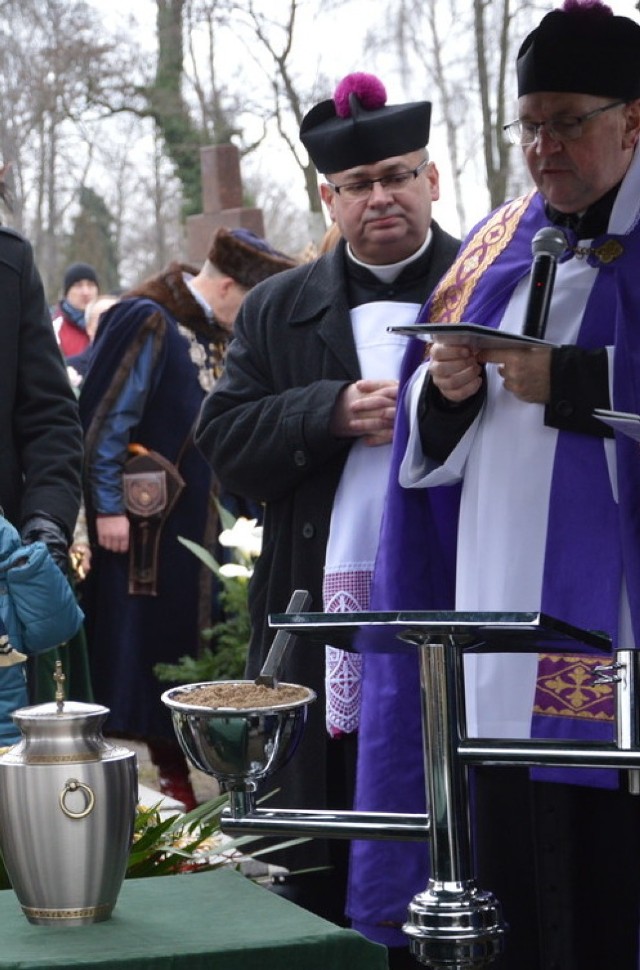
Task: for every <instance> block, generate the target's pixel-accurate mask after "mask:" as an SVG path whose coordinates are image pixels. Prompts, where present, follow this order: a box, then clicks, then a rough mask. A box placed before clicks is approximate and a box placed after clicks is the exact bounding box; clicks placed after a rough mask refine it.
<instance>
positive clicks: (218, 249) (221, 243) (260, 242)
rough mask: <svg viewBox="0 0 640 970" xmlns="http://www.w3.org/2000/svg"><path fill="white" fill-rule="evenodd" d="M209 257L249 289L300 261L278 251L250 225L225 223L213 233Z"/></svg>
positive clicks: (214, 263)
mask: <svg viewBox="0 0 640 970" xmlns="http://www.w3.org/2000/svg"><path fill="white" fill-rule="evenodd" d="M207 259H208V260H209V262H210V263H213V265H214V266H216V267H217V269H219V270H220V272H221V273H224V275H225V276H230V277H231V278H232V279H234V280H235V281H236V283H239V284H240V286H244V287H246V289H248V290H250V289H251V288H252V287H254V286H255V285H256V283H261V282H262V280H266V279H267V278H268V277H269V276H273V275H274V273H281V272H282V270H284V269H292V267H294V266H297V265H298V264H297V262H296V260H295V259H292V258H291V256H285V254H284V253H280V252H278V250H277V249H274V248H273V246H270V245H269V243H268V242H267V241H266V240H265V239H261V238H260V236H256V234H255V233H254V232H251V230H250V229H226V228H224V227H221V228H220V229H218V230H217V231H216V233H215V234H214V236H213V239H212V240H211V246H210V248H209V252H208V254H207Z"/></svg>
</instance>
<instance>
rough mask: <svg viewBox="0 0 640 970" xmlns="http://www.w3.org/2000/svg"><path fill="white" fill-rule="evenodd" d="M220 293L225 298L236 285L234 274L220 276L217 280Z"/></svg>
mask: <svg viewBox="0 0 640 970" xmlns="http://www.w3.org/2000/svg"><path fill="white" fill-rule="evenodd" d="M216 283H217V289H218V294H219V295H220V296H221V297H222V299H224V298H225V297H226V296H228V295H229V292H230V291H231V290H232V289H233V287H234V286H235V285H236V281H235V280H234V279H233V277H232V276H219V277H218V278H217V280H216Z"/></svg>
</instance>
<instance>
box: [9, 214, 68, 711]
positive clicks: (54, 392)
mask: <svg viewBox="0 0 640 970" xmlns="http://www.w3.org/2000/svg"><path fill="white" fill-rule="evenodd" d="M0 292H1V293H2V301H1V303H0V360H1V361H2V368H3V378H2V381H1V382H0V429H1V435H0V440H1V441H2V459H1V460H0V507H1V510H2V513H3V514H4V515H5V516H6V518H7V519H8V520H9V521H10V522H11V523H12V524H13V525H14V526H15V527H16V528H17V529H18V531H19V532H20V536H21V539H22V541H23V542H25V543H31V542H35V541H37V540H41V541H43V542H45V544H46V545H47V547H48V549H49V551H50V552H51V554H52V556H53V558H54V560H55V562H56V563H57V565H58V566H59V567H60V569H61V570H62V571H63V572H64V573H66V572H67V568H68V560H69V555H68V552H69V543H70V541H71V537H72V535H73V530H74V527H75V523H76V518H77V515H78V509H79V506H80V492H81V486H80V481H81V469H82V430H81V426H80V420H79V416H78V407H77V403H76V399H75V395H74V393H73V391H72V389H71V386H70V384H69V381H68V379H67V374H66V370H65V367H64V363H63V360H62V356H61V353H60V349H59V347H58V344H57V341H56V337H55V333H54V330H53V327H52V325H51V317H50V314H49V310H48V308H47V304H46V302H45V298H44V291H43V287H42V282H41V279H40V275H39V273H38V270H37V269H36V267H35V265H34V261H33V252H32V249H31V245H30V243H29V242H28V241H27V240H26V239H24V238H23V237H22V236H21V235H20V234H19V233H17V232H15V231H14V230H12V229H8V228H6V227H0ZM33 664H35V658H34V661H33ZM34 672H35V666H34V665H32V664H30V665H29V680H30V684H29V687H30V692H31V696H32V697H33V690H34V682H33V676H34Z"/></svg>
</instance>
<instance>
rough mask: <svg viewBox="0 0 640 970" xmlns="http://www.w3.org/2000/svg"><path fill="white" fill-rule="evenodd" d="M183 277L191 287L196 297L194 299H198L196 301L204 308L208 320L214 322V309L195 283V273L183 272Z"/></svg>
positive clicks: (190, 290) (192, 294) (191, 291)
mask: <svg viewBox="0 0 640 970" xmlns="http://www.w3.org/2000/svg"><path fill="white" fill-rule="evenodd" d="M182 279H183V280H184V282H185V284H186V285H187V287H188V289H189V292H190V293H191V296H192V297H193V298H194V300H195V301H196V303H198V304H199V305H200V306H201V307H202V309H203V310H204V312H205V315H206V318H207V320H208V321H209V322H210V323H212V322H213V310H212V309H211V307H210V306H209V304H208V303H207V301H206V300H205V298H204V297H203V295H202V293H199V292H198V290H197V289H196V288H195V286H194V285H193V280H194V279H195V277H194V276H193V274H192V273H183V274H182Z"/></svg>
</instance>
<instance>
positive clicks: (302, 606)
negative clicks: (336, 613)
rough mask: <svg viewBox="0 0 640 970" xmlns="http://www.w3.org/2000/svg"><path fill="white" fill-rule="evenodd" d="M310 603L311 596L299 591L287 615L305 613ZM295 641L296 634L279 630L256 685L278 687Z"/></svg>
mask: <svg viewBox="0 0 640 970" xmlns="http://www.w3.org/2000/svg"><path fill="white" fill-rule="evenodd" d="M310 603H311V594H310V593H309V592H308V591H307V590H306V589H297V590H295V592H294V593H293V596H292V597H291V599H290V600H289V605H288V606H287V613H304V611H305V610H306V609H307V607H308V606H309V604H310ZM295 639H296V635H295V633H291V632H290V631H289V630H278V632H277V633H276V635H275V637H274V638H273V643H272V644H271V646H270V647H269V652H268V654H267V656H266V659H265V662H264V663H263V665H262V670H261V671H260V673H259V674H258V676H257V677H256V679H255V683H256V684H262V685H264V686H265V687H277V686H278V678H279V676H280V671H281V669H282V664H283V663H284V658H285V654H286V652H287V650H288V649H289V647H290V646H291V644H292V643H293V641H294V640H295Z"/></svg>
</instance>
